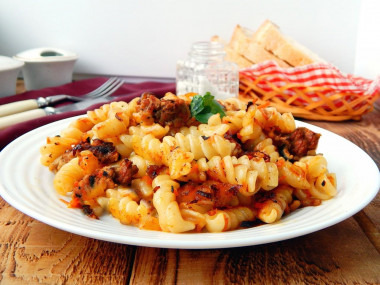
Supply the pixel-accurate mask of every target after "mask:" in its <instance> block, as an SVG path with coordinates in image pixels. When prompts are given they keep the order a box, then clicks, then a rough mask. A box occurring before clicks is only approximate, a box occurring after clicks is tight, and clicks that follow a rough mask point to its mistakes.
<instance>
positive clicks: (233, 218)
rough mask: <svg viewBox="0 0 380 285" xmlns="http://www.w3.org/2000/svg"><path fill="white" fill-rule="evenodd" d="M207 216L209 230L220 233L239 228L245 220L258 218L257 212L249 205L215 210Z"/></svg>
mask: <svg viewBox="0 0 380 285" xmlns="http://www.w3.org/2000/svg"><path fill="white" fill-rule="evenodd" d="M205 217H206V228H207V230H208V231H209V232H212V233H219V232H225V231H229V230H234V229H237V228H238V227H240V225H241V223H242V222H244V221H253V220H254V219H255V218H256V212H255V210H253V209H251V208H249V207H243V206H239V207H235V208H231V209H226V210H215V211H213V212H212V213H209V214H205Z"/></svg>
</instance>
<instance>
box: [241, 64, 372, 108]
mask: <svg viewBox="0 0 380 285" xmlns="http://www.w3.org/2000/svg"><path fill="white" fill-rule="evenodd" d="M240 74H241V75H243V76H244V77H248V78H250V79H252V80H255V79H257V78H258V77H261V76H263V75H267V76H266V77H265V80H262V81H259V82H258V84H257V85H258V87H260V88H261V89H263V90H265V91H267V92H270V91H271V90H272V87H271V86H270V84H268V83H271V84H274V85H275V86H276V87H281V86H284V85H286V84H289V83H294V84H300V85H304V86H305V87H306V86H307V87H317V86H318V87H322V86H323V87H324V91H319V92H322V93H324V95H325V96H330V95H333V94H335V93H346V94H347V96H349V95H350V94H351V95H352V94H357V95H366V96H369V97H372V96H379V94H380V76H379V77H377V78H376V79H375V80H369V79H365V78H362V77H358V76H354V75H350V74H345V73H343V72H341V71H340V70H339V69H338V68H336V67H335V66H333V65H331V64H328V63H313V64H309V65H305V66H299V67H293V68H282V67H280V66H278V64H277V63H276V62H275V61H265V62H262V63H258V64H255V65H252V66H251V67H249V68H246V69H243V70H241V71H240ZM286 92H288V95H293V94H292V92H293V91H292V90H286ZM294 95H295V94H294ZM307 95H308V96H309V97H311V98H313V97H314V96H315V94H313V92H308V93H307ZM346 100H347V98H346ZM348 101H350V100H348Z"/></svg>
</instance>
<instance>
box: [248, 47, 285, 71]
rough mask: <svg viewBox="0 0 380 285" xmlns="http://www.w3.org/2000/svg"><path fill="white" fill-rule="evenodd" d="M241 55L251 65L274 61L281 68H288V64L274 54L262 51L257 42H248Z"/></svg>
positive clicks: (262, 48)
mask: <svg viewBox="0 0 380 285" xmlns="http://www.w3.org/2000/svg"><path fill="white" fill-rule="evenodd" d="M243 54H244V57H246V58H247V59H248V60H250V61H251V62H253V63H259V62H263V61H266V60H274V61H276V62H277V63H278V65H279V66H281V67H290V65H289V64H288V63H286V62H285V61H283V60H282V59H280V58H278V57H276V56H275V55H274V54H272V53H271V52H269V51H267V50H266V49H264V47H263V46H262V45H260V44H258V43H257V42H250V43H249V44H248V45H247V47H246V49H245V51H244V53H243Z"/></svg>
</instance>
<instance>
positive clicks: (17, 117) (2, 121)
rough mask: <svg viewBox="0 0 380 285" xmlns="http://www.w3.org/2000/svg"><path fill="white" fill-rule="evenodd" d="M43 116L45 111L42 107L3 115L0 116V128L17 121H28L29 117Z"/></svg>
mask: <svg viewBox="0 0 380 285" xmlns="http://www.w3.org/2000/svg"><path fill="white" fill-rule="evenodd" d="M44 116H46V112H45V110H44V109H35V110H29V111H26V112H22V113H18V114H13V115H10V116H5V117H2V118H0V130H2V129H5V128H7V127H9V126H12V125H14V124H17V123H21V122H24V121H28V120H31V119H35V118H40V117H44Z"/></svg>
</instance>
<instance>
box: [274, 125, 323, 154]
mask: <svg viewBox="0 0 380 285" xmlns="http://www.w3.org/2000/svg"><path fill="white" fill-rule="evenodd" d="M320 136H321V135H320V134H317V133H314V132H313V131H311V130H309V129H308V128H303V127H301V128H297V129H295V130H294V131H293V132H292V133H290V134H286V135H277V136H274V137H273V143H274V145H276V146H277V147H278V149H279V152H280V154H281V155H282V156H283V157H285V158H286V159H289V160H299V159H300V158H301V157H303V156H306V155H307V154H308V152H309V151H314V150H316V149H317V146H318V141H319V137H320Z"/></svg>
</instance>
